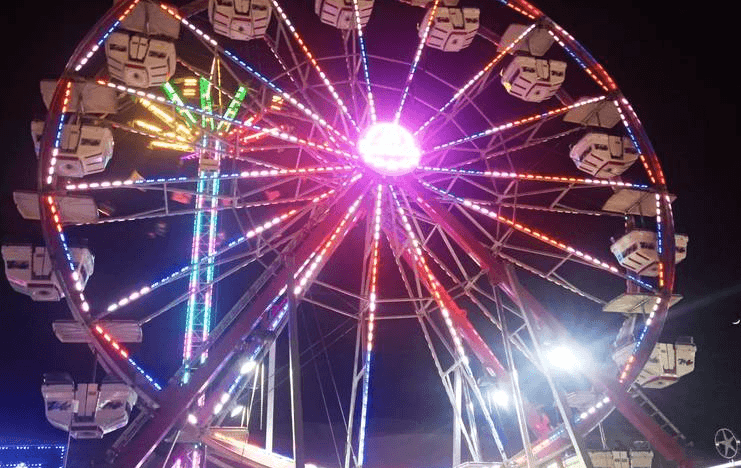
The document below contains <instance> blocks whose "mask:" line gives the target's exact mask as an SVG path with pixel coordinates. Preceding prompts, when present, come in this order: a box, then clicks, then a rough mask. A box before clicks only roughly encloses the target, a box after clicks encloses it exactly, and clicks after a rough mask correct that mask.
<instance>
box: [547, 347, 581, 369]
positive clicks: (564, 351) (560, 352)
mask: <svg viewBox="0 0 741 468" xmlns="http://www.w3.org/2000/svg"><path fill="white" fill-rule="evenodd" d="M548 361H550V363H551V365H552V366H553V367H557V368H559V369H563V370H567V371H571V370H575V369H576V368H577V366H578V365H579V363H578V361H577V360H576V355H574V352H573V351H571V349H569V348H567V347H566V346H557V347H555V348H553V349H551V350H550V351H548Z"/></svg>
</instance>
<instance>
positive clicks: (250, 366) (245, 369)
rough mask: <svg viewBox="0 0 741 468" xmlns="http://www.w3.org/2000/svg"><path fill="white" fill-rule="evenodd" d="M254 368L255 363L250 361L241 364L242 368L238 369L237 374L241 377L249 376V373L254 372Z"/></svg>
mask: <svg viewBox="0 0 741 468" xmlns="http://www.w3.org/2000/svg"><path fill="white" fill-rule="evenodd" d="M255 367H257V363H256V362H255V361H253V360H252V359H250V360H248V361H245V363H244V364H242V367H240V368H239V373H240V374H242V375H245V374H249V373H250V372H252V371H253V370H255Z"/></svg>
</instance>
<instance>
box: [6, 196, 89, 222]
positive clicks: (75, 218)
mask: <svg viewBox="0 0 741 468" xmlns="http://www.w3.org/2000/svg"><path fill="white" fill-rule="evenodd" d="M55 200H56V202H57V206H58V207H59V218H60V220H61V221H62V223H74V224H77V223H92V222H95V221H97V220H98V206H97V205H96V203H95V199H93V198H92V197H86V196H82V195H59V196H57V197H55ZM13 201H14V202H15V206H16V208H18V212H19V213H20V214H21V216H23V219H30V220H34V221H38V220H39V219H41V215H40V213H39V194H38V193H36V192H28V191H25V190H18V191H17V192H13Z"/></svg>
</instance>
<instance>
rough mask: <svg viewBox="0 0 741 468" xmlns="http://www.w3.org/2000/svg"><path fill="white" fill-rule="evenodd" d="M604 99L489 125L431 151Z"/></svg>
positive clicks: (602, 97) (585, 101)
mask: <svg viewBox="0 0 741 468" xmlns="http://www.w3.org/2000/svg"><path fill="white" fill-rule="evenodd" d="M604 99H605V96H598V97H594V98H591V99H586V100H584V101H579V102H576V103H574V104H571V105H569V106H563V107H559V108H557V109H552V110H549V111H547V112H543V113H542V114H535V115H531V116H529V117H524V118H522V119H518V120H514V121H512V122H507V123H505V124H501V125H497V126H496V127H491V128H489V129H487V130H484V131H482V132H479V133H475V134H473V135H469V136H466V137H463V138H459V139H457V140H453V141H450V142H448V143H443V144H442V145H438V146H435V147H434V148H432V150H433V151H436V150H439V149H443V148H448V147H450V146H454V145H458V144H461V143H465V142H468V141H471V140H476V139H477V138H482V137H485V136H489V135H493V134H495V133H499V132H501V131H503V130H508V129H510V128H514V127H519V126H521V125H525V124H528V123H532V122H536V121H538V120H542V119H546V118H548V117H553V116H554V115H558V114H563V113H566V112H568V111H570V110H572V109H576V108H577V107H581V106H586V105H587V104H593V103H595V102H599V101H602V100H604Z"/></svg>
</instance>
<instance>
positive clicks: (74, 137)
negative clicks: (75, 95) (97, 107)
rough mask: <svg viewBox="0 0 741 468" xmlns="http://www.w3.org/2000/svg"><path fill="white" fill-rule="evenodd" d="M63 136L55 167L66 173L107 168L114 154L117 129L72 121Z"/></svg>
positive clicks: (83, 173)
mask: <svg viewBox="0 0 741 468" xmlns="http://www.w3.org/2000/svg"><path fill="white" fill-rule="evenodd" d="M61 137H62V138H61V139H60V142H59V154H58V155H57V163H56V167H55V171H56V173H57V174H58V175H61V176H63V177H85V176H87V175H90V174H97V173H99V172H103V170H105V168H106V166H107V165H108V162H109V161H110V160H111V157H113V133H111V130H110V129H109V128H107V127H100V126H97V125H88V124H74V123H68V124H65V125H63V126H62V134H61Z"/></svg>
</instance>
